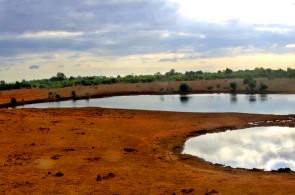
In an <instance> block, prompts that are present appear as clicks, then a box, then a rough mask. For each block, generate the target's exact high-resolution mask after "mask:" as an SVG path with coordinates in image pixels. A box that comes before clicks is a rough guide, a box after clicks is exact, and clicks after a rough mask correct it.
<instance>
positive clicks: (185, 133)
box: [0, 108, 295, 194]
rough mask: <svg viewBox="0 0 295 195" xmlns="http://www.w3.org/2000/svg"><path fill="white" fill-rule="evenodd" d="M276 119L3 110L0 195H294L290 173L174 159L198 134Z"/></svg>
mask: <svg viewBox="0 0 295 195" xmlns="http://www.w3.org/2000/svg"><path fill="white" fill-rule="evenodd" d="M274 119H288V116H274V115H252V114H236V113H232V114H231V113H229V114H218V113H216V114H203V113H202V114H199V113H172V112H153V111H132V110H119V109H101V108H80V109H12V110H8V109H1V110H0V147H1V153H0V173H1V174H0V194H173V193H175V194H205V193H207V192H215V191H216V192H218V194H294V193H295V189H294V181H295V174H294V173H271V172H257V171H249V170H242V169H231V168H223V167H219V166H216V165H212V164H210V163H206V162H204V161H203V160H201V159H198V158H195V157H192V156H189V155H181V154H179V151H180V150H181V147H182V146H183V143H184V142H185V140H186V139H187V138H188V137H191V136H194V135H197V134H198V133H204V132H205V131H207V132H210V131H215V130H216V129H227V128H231V129H235V128H243V127H247V126H248V123H249V122H255V121H269V120H274ZM274 125H278V124H274ZM289 125H291V126H294V122H289ZM216 141H218V140H216ZM213 190H214V191H213Z"/></svg>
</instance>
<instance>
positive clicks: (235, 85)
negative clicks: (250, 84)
mask: <svg viewBox="0 0 295 195" xmlns="http://www.w3.org/2000/svg"><path fill="white" fill-rule="evenodd" d="M229 86H230V88H231V90H232V91H236V90H237V83H235V82H232V83H230V84H229Z"/></svg>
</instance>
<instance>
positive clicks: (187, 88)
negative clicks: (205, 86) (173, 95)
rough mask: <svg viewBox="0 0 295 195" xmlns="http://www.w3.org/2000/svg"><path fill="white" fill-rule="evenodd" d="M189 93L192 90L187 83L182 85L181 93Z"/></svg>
mask: <svg viewBox="0 0 295 195" xmlns="http://www.w3.org/2000/svg"><path fill="white" fill-rule="evenodd" d="M189 91H190V88H189V86H188V85H187V84H186V83H182V84H181V85H180V86H179V92H181V93H187V92H189Z"/></svg>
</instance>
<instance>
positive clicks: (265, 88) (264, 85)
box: [259, 82, 268, 91]
mask: <svg viewBox="0 0 295 195" xmlns="http://www.w3.org/2000/svg"><path fill="white" fill-rule="evenodd" d="M267 88H268V86H267V85H266V84H264V83H262V82H261V83H260V87H259V89H260V91H265V90H267Z"/></svg>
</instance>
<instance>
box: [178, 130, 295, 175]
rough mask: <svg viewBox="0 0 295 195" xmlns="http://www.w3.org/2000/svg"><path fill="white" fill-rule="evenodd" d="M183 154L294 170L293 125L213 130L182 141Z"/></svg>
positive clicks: (237, 164)
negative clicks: (223, 130) (219, 131)
mask: <svg viewBox="0 0 295 195" xmlns="http://www.w3.org/2000/svg"><path fill="white" fill-rule="evenodd" d="M182 153H183V154H190V155H194V156H197V157H199V158H202V159H204V160H206V161H209V162H212V163H214V164H222V165H224V166H230V167H233V168H246V169H253V168H255V169H263V170H265V171H271V170H278V169H280V168H287V167H288V168H290V169H291V170H293V171H294V170H295V128H289V127H277V126H272V127H251V128H246V129H241V130H234V131H230V130H228V131H225V132H222V133H212V134H206V135H201V136H198V137H194V138H191V139H189V140H187V141H186V142H185V146H184V150H183V152H182Z"/></svg>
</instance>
